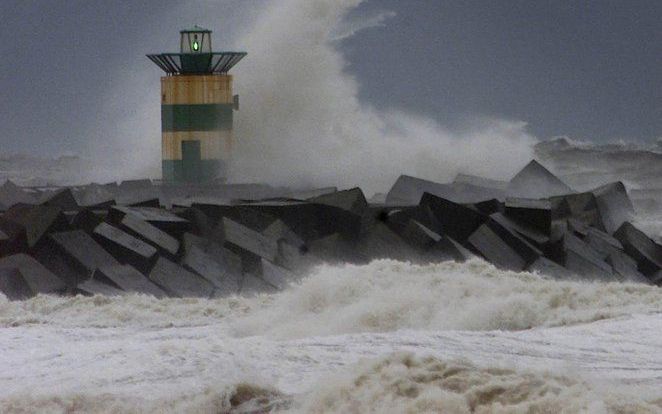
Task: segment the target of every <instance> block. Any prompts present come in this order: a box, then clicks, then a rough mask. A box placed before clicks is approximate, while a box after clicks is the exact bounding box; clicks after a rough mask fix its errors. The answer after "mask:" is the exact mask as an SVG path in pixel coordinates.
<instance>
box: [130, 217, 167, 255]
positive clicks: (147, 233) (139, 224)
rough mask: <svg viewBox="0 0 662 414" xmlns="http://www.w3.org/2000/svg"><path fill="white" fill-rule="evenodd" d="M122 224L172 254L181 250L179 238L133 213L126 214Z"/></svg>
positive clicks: (132, 232)
mask: <svg viewBox="0 0 662 414" xmlns="http://www.w3.org/2000/svg"><path fill="white" fill-rule="evenodd" d="M120 224H121V225H122V227H123V228H124V229H126V230H128V231H129V233H130V234H132V235H134V236H137V237H138V238H140V239H142V240H144V241H146V242H148V243H150V244H151V245H152V246H155V247H157V248H159V249H161V250H162V251H164V252H167V253H169V254H170V255H172V256H175V255H177V252H178V251H179V240H177V239H175V238H174V237H172V236H171V235H169V234H168V233H166V232H164V231H163V230H161V229H159V228H158V227H156V226H153V225H151V224H150V223H148V222H146V221H144V220H141V219H139V218H137V217H136V216H134V215H133V214H127V215H125V216H124V217H123V218H122V221H121V222H120Z"/></svg>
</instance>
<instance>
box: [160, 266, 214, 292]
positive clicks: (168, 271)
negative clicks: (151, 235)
mask: <svg viewBox="0 0 662 414" xmlns="http://www.w3.org/2000/svg"><path fill="white" fill-rule="evenodd" d="M149 279H150V280H151V281H152V282H154V283H156V284H157V285H158V286H159V287H161V288H162V289H163V290H165V291H166V292H167V293H168V294H169V295H170V296H174V297H180V298H185V297H198V298H209V297H211V294H212V292H213V291H214V286H213V285H212V284H211V283H209V282H207V281H206V280H205V279H204V278H202V277H201V276H198V275H196V274H195V273H192V272H189V271H188V270H186V269H184V268H183V267H181V266H179V265H178V264H176V263H173V262H171V261H170V260H168V259H166V258H163V257H159V259H158V260H157V261H156V264H155V265H154V267H153V268H152V271H151V272H150V273H149Z"/></svg>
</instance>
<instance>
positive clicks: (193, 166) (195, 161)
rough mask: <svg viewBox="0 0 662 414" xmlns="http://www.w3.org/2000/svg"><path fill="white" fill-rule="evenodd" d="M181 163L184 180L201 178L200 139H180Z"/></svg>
mask: <svg viewBox="0 0 662 414" xmlns="http://www.w3.org/2000/svg"><path fill="white" fill-rule="evenodd" d="M182 164H183V165H182V169H183V176H184V177H183V178H184V181H188V182H199V181H201V180H202V168H201V165H200V164H201V157H200V141H182Z"/></svg>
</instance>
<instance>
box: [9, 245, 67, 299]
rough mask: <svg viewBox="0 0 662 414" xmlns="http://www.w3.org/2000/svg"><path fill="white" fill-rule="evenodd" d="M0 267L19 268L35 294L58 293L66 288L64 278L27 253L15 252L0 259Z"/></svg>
mask: <svg viewBox="0 0 662 414" xmlns="http://www.w3.org/2000/svg"><path fill="white" fill-rule="evenodd" d="M0 269H18V270H19V271H20V272H21V275H22V276H23V279H24V280H25V282H26V283H27V285H28V286H29V287H30V290H31V291H32V293H33V294H38V293H58V292H62V291H64V290H65V289H66V287H67V286H66V285H65V283H64V281H62V279H60V278H58V277H57V276H55V275H54V274H53V273H51V272H50V271H49V270H48V269H46V268H45V267H44V266H43V265H42V264H41V263H39V262H38V261H36V260H35V259H34V258H32V257H30V256H28V255H27V254H22V253H19V254H15V255H12V256H7V257H3V258H2V259H0Z"/></svg>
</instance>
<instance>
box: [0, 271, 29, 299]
mask: <svg viewBox="0 0 662 414" xmlns="http://www.w3.org/2000/svg"><path fill="white" fill-rule="evenodd" d="M0 293H2V294H4V295H5V296H6V297H7V299H9V300H23V299H29V298H31V297H33V296H34V293H33V292H32V289H30V286H29V285H28V283H27V282H26V281H25V279H23V275H22V274H21V271H20V270H19V269H17V268H0Z"/></svg>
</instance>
